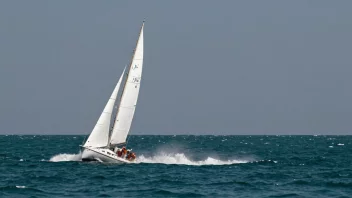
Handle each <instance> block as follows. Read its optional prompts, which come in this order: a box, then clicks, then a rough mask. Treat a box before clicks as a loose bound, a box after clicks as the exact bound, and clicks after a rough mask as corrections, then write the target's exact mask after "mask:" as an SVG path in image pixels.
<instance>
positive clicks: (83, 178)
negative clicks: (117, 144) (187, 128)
mask: <svg viewBox="0 0 352 198" xmlns="http://www.w3.org/2000/svg"><path fill="white" fill-rule="evenodd" d="M84 138H85V136H80V135H2V136H0V197H16V198H17V197H314V198H316V197H338V198H347V197H352V136H324V135H314V136H313V135H305V136H288V135H284V136H280V135H278V136H260V135H256V136H248V135H241V136H213V135H209V136H208V135H207V136H194V135H173V136H161V135H131V136H130V137H129V139H128V145H127V146H128V148H132V149H133V151H134V152H135V153H136V154H137V159H136V161H135V162H134V163H132V164H112V163H101V162H82V161H81V156H80V147H79V145H81V144H82V143H83V141H84Z"/></svg>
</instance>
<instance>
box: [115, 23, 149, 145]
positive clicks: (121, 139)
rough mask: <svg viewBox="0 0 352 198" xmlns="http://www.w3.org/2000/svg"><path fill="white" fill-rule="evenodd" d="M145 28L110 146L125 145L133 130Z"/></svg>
mask: <svg viewBox="0 0 352 198" xmlns="http://www.w3.org/2000/svg"><path fill="white" fill-rule="evenodd" d="M143 28H144V23H143V25H142V27H141V31H140V34H139V38H138V41H137V46H136V49H135V51H134V54H133V57H132V60H131V64H130V67H129V70H128V76H127V79H126V82H125V86H124V88H123V92H122V96H121V100H120V105H119V109H118V111H117V116H116V120H115V123H114V126H113V131H112V133H111V137H110V144H112V145H117V144H124V143H125V142H126V138H127V135H128V132H129V130H130V128H131V124H132V119H133V115H134V112H135V109H136V104H137V99H138V93H139V88H140V82H141V78H142V67H143Z"/></svg>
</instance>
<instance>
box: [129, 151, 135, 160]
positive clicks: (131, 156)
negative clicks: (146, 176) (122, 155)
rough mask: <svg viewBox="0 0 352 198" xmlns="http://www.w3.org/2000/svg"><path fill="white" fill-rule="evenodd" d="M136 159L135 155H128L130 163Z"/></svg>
mask: <svg viewBox="0 0 352 198" xmlns="http://www.w3.org/2000/svg"><path fill="white" fill-rule="evenodd" d="M135 159H136V154H135V153H133V152H131V155H130V161H133V160H135Z"/></svg>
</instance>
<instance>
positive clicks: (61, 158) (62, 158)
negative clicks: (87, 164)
mask: <svg viewBox="0 0 352 198" xmlns="http://www.w3.org/2000/svg"><path fill="white" fill-rule="evenodd" d="M81 160H82V153H81V152H79V153H78V154H66V153H62V154H58V155H55V156H53V157H51V158H50V160H49V161H50V162H67V161H81Z"/></svg>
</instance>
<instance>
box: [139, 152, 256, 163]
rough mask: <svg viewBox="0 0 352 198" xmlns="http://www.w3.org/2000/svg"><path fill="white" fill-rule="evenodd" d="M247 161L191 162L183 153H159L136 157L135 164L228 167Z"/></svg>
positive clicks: (210, 160) (210, 158)
mask: <svg viewBox="0 0 352 198" xmlns="http://www.w3.org/2000/svg"><path fill="white" fill-rule="evenodd" d="M248 162H250V161H248V160H219V159H215V158H212V157H207V158H206V159H205V160H199V161H195V160H191V159H189V158H188V157H187V156H185V154H183V153H173V154H171V153H159V154H157V155H155V156H152V157H144V156H143V155H141V156H140V157H137V159H136V163H149V164H179V165H193V166H201V165H230V164H241V163H248Z"/></svg>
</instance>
